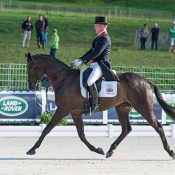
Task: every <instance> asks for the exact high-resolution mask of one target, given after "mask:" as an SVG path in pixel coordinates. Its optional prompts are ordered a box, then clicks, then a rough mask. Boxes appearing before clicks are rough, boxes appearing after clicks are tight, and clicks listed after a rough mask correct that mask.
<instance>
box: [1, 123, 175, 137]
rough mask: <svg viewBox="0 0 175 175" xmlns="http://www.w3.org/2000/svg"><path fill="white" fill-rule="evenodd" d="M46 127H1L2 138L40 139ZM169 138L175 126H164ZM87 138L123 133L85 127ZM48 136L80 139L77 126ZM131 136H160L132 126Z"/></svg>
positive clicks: (109, 127)
mask: <svg viewBox="0 0 175 175" xmlns="http://www.w3.org/2000/svg"><path fill="white" fill-rule="evenodd" d="M45 126H46V125H44V124H41V125H39V126H0V137H39V136H40V135H41V132H42V131H43V129H44V128H45ZM163 128H164V131H165V135H166V136H167V137H174V138H175V124H171V125H168V126H163ZM84 129H85V135H86V136H87V137H117V136H119V135H120V133H121V126H119V125H112V124H108V125H100V126H92V125H90V126H85V128H84ZM48 136H51V137H78V134H77V131H76V127H75V126H56V127H55V128H54V129H53V130H52V131H51V132H50V133H49V134H48ZM129 136H158V134H157V133H156V131H155V130H154V129H153V128H152V127H151V126H143V125H139V126H138V125H132V132H131V133H130V134H129Z"/></svg>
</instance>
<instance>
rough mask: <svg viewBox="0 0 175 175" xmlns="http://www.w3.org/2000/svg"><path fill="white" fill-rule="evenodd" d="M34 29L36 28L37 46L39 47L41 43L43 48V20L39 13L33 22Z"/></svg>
mask: <svg viewBox="0 0 175 175" xmlns="http://www.w3.org/2000/svg"><path fill="white" fill-rule="evenodd" d="M35 30H36V37H37V45H38V48H40V47H41V45H42V47H43V49H44V41H43V31H44V20H43V16H42V15H39V16H38V20H37V21H36V22H35Z"/></svg>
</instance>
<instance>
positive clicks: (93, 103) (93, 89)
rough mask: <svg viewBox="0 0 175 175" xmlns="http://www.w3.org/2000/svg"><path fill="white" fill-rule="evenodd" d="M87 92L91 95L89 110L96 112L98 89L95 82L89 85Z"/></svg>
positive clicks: (97, 109) (97, 108)
mask: <svg viewBox="0 0 175 175" xmlns="http://www.w3.org/2000/svg"><path fill="white" fill-rule="evenodd" d="M89 93H90V96H91V100H92V101H91V112H92V113H94V112H98V111H99V104H98V90H97V87H96V85H95V84H92V85H91V86H89Z"/></svg>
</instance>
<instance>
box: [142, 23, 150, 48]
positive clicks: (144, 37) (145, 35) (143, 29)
mask: <svg viewBox="0 0 175 175" xmlns="http://www.w3.org/2000/svg"><path fill="white" fill-rule="evenodd" d="M148 34H149V32H148V28H147V24H144V25H143V27H142V29H141V30H140V42H141V47H140V49H141V50H145V43H146V40H147V38H148Z"/></svg>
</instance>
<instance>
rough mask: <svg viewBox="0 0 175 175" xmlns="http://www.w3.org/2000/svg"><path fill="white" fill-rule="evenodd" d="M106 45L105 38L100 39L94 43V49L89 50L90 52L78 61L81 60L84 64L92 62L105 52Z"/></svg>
mask: <svg viewBox="0 0 175 175" xmlns="http://www.w3.org/2000/svg"><path fill="white" fill-rule="evenodd" d="M107 44H108V40H107V38H105V37H101V38H100V39H99V40H98V41H96V43H95V47H94V48H93V49H91V51H90V52H88V53H86V54H85V55H84V56H82V57H81V58H80V59H82V60H83V62H84V63H88V62H90V61H92V60H94V59H95V58H96V57H98V56H99V55H100V54H101V53H102V52H103V51H104V50H105V48H106V47H107Z"/></svg>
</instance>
